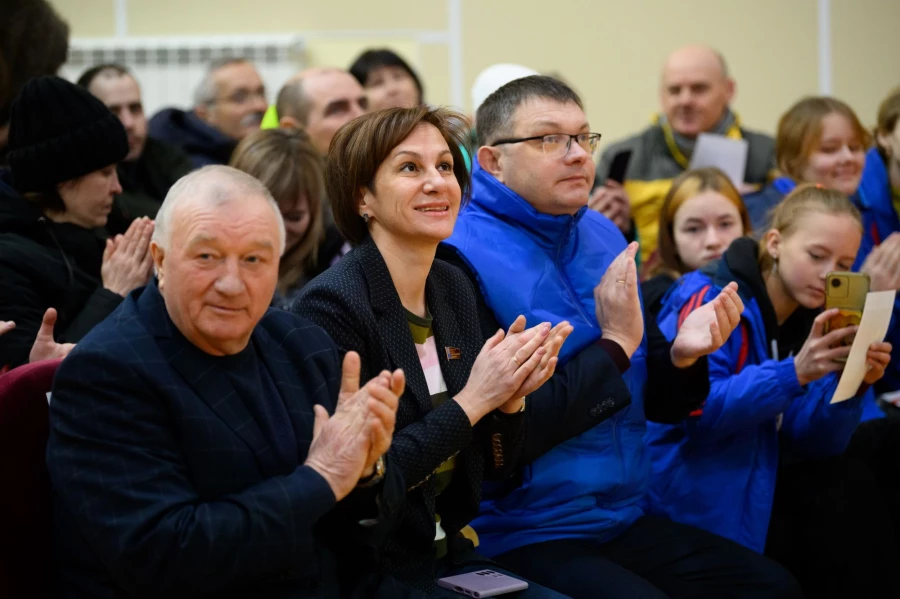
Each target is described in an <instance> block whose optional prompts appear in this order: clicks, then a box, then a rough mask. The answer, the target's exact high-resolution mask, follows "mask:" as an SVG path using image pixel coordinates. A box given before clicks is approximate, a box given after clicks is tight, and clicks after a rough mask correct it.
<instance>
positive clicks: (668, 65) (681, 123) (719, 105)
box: [660, 45, 734, 138]
mask: <svg viewBox="0 0 900 599" xmlns="http://www.w3.org/2000/svg"><path fill="white" fill-rule="evenodd" d="M733 96H734V81H732V80H731V78H730V77H729V76H728V66H727V65H726V63H725V58H724V57H723V56H722V55H721V54H720V53H719V52H717V51H716V50H713V49H712V48H709V47H707V46H700V45H692V46H685V47H683V48H679V49H678V50H676V51H674V52H673V53H672V54H670V55H669V57H668V58H667V59H666V62H665V65H663V70H662V78H661V81H660V104H661V105H662V110H663V113H664V114H665V115H666V119H667V120H668V121H669V123H670V124H671V125H672V128H673V129H674V130H675V131H676V132H677V133H679V134H681V135H683V136H685V137H688V138H695V137H696V136H697V135H699V134H700V133H703V132H705V131H711V130H713V129H714V128H715V127H716V125H717V124H718V123H719V121H721V120H722V118H723V117H724V116H725V111H726V110H727V108H728V104H729V103H730V102H731V99H732V97H733Z"/></svg>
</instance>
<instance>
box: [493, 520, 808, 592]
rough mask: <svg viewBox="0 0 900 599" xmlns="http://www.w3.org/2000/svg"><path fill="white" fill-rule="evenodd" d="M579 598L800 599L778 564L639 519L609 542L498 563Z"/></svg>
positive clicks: (561, 545)
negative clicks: (723, 598)
mask: <svg viewBox="0 0 900 599" xmlns="http://www.w3.org/2000/svg"><path fill="white" fill-rule="evenodd" d="M495 560H496V561H497V562H499V563H500V564H502V565H503V566H506V567H507V568H509V569H511V570H513V571H516V572H522V573H527V575H528V578H529V579H531V580H534V581H536V582H538V583H540V584H543V585H544V586H547V587H550V588H552V589H555V590H557V591H559V592H561V593H565V594H566V595H570V596H572V597H574V598H576V599H579V598H582V597H583V598H585V599H665V598H666V597H671V598H677V599H682V598H683V599H687V598H691V599H694V598H697V599H699V598H709V599H713V598H716V599H720V598H722V597H760V598H762V597H765V598H766V599H781V598H785V599H786V598H789V597H790V598H799V597H802V596H803V594H802V591H801V590H800V586H799V584H798V583H797V581H796V580H795V579H794V577H793V576H791V574H790V573H788V571H787V570H785V569H784V568H783V567H782V566H780V565H778V564H776V563H775V562H773V561H771V560H769V559H768V558H766V557H764V556H762V555H759V554H758V553H756V552H754V551H751V550H750V549H747V548H746V547H743V546H741V545H738V544H737V543H733V542H731V541H729V540H727V539H723V538H721V537H719V536H717V535H714V534H711V533H708V532H706V531H703V530H700V529H698V528H694V527H691V526H686V525H684V524H678V523H675V522H670V521H669V520H665V519H663V518H657V517H653V516H644V517H643V518H640V519H638V521H637V522H635V523H634V525H633V526H632V527H631V528H630V529H628V530H627V531H625V532H624V533H623V534H622V535H620V536H619V537H618V538H616V539H614V540H612V541H610V542H608V543H603V544H600V543H595V542H592V541H589V540H577V539H565V540H559V541H548V542H546V543H538V544H536V545H529V546H527V547H521V548H519V549H515V550H513V551H510V552H508V553H504V554H503V555H500V556H498V557H496V558H495Z"/></svg>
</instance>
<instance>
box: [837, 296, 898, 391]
mask: <svg viewBox="0 0 900 599" xmlns="http://www.w3.org/2000/svg"><path fill="white" fill-rule="evenodd" d="M895 294H896V291H872V292H870V293H869V294H868V295H867V296H866V305H865V307H864V308H863V314H862V320H860V322H859V330H858V331H857V332H856V337H855V338H854V339H853V345H852V346H850V355H849V356H847V365H846V366H844V372H843V373H842V374H841V380H839V381H838V386H837V390H836V391H835V392H834V397H832V398H831V403H838V402H839V401H846V400H848V399H850V398H851V397H853V396H854V395H856V392H857V391H858V390H859V386H860V385H861V384H862V382H863V378H864V377H865V376H866V352H867V351H869V346H870V345H872V344H873V343H878V342H879V341H884V337H885V335H887V330H888V326H889V325H890V324H891V313H892V312H893V311H894V295H895Z"/></svg>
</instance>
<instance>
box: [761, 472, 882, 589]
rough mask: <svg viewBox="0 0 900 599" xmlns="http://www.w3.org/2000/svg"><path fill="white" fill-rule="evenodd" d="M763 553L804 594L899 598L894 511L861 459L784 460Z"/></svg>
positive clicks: (776, 487) (779, 473)
mask: <svg viewBox="0 0 900 599" xmlns="http://www.w3.org/2000/svg"><path fill="white" fill-rule="evenodd" d="M896 457H900V456H896V454H895V458H896ZM766 555H768V556H770V557H771V558H772V559H774V560H776V561H778V562H779V563H781V564H782V565H784V566H785V567H786V568H787V569H788V570H790V571H791V572H792V573H793V574H794V576H796V577H797V579H798V580H799V581H800V584H801V585H802V586H803V590H804V592H805V593H806V595H807V596H808V597H816V598H819V597H821V598H824V599H828V598H830V597H834V598H835V599H837V598H843V597H900V576H898V568H900V556H898V550H897V541H896V537H895V533H894V526H893V524H892V520H891V510H890V509H889V508H888V505H887V502H886V501H885V498H884V494H883V493H882V491H881V488H880V487H879V484H878V481H877V479H876V477H875V475H874V474H873V473H872V470H871V469H870V468H869V467H868V466H867V464H866V463H865V462H863V461H862V460H857V459H854V458H850V457H848V456H846V455H843V456H836V457H833V458H827V459H822V460H815V461H808V462H801V463H795V464H782V466H781V467H780V468H779V470H778V480H777V482H776V486H775V502H774V505H773V508H772V520H771V522H770V524H769V536H768V540H767V543H766Z"/></svg>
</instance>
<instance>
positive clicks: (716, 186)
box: [641, 167, 753, 319]
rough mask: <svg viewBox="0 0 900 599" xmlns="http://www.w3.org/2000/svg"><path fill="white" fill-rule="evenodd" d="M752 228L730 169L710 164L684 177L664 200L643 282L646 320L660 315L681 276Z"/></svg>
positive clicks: (720, 253) (700, 264) (697, 267)
mask: <svg viewBox="0 0 900 599" xmlns="http://www.w3.org/2000/svg"><path fill="white" fill-rule="evenodd" d="M752 232H753V227H752V225H751V223H750V215H749V214H748V213H747V207H746V206H745V205H744V201H743V200H742V199H741V194H740V192H738V190H737V189H736V188H735V187H734V185H733V184H732V183H731V180H729V179H728V176H727V175H726V174H725V173H723V172H722V171H721V170H719V169H717V168H714V167H707V168H699V169H694V170H690V171H687V172H685V173H682V174H681V175H679V176H678V178H676V179H675V180H674V181H673V182H672V187H671V188H670V189H669V193H668V194H667V195H666V198H665V200H664V201H663V205H662V210H661V211H660V215H659V242H658V244H657V250H656V251H655V252H654V254H653V256H652V257H651V259H650V261H649V262H648V263H647V275H648V276H649V277H650V278H648V279H647V280H646V281H644V283H642V284H641V293H642V295H643V297H644V311H645V313H646V314H647V318H648V319H649V318H651V317H652V318H654V319H655V318H656V314H657V313H658V312H659V309H660V307H661V302H662V298H663V296H664V295H665V294H666V292H667V291H668V290H669V288H670V287H671V286H672V284H673V283H674V282H675V281H676V280H677V279H678V278H679V277H681V276H682V275H684V274H686V273H688V272H691V271H693V270H698V269H700V268H702V267H704V266H706V265H707V264H709V263H710V262H712V261H714V260H718V259H719V258H720V257H721V256H722V254H723V253H725V250H726V249H728V246H729V245H731V242H732V241H734V240H735V239H737V238H738V237H742V236H744V235H750V234H752Z"/></svg>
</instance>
